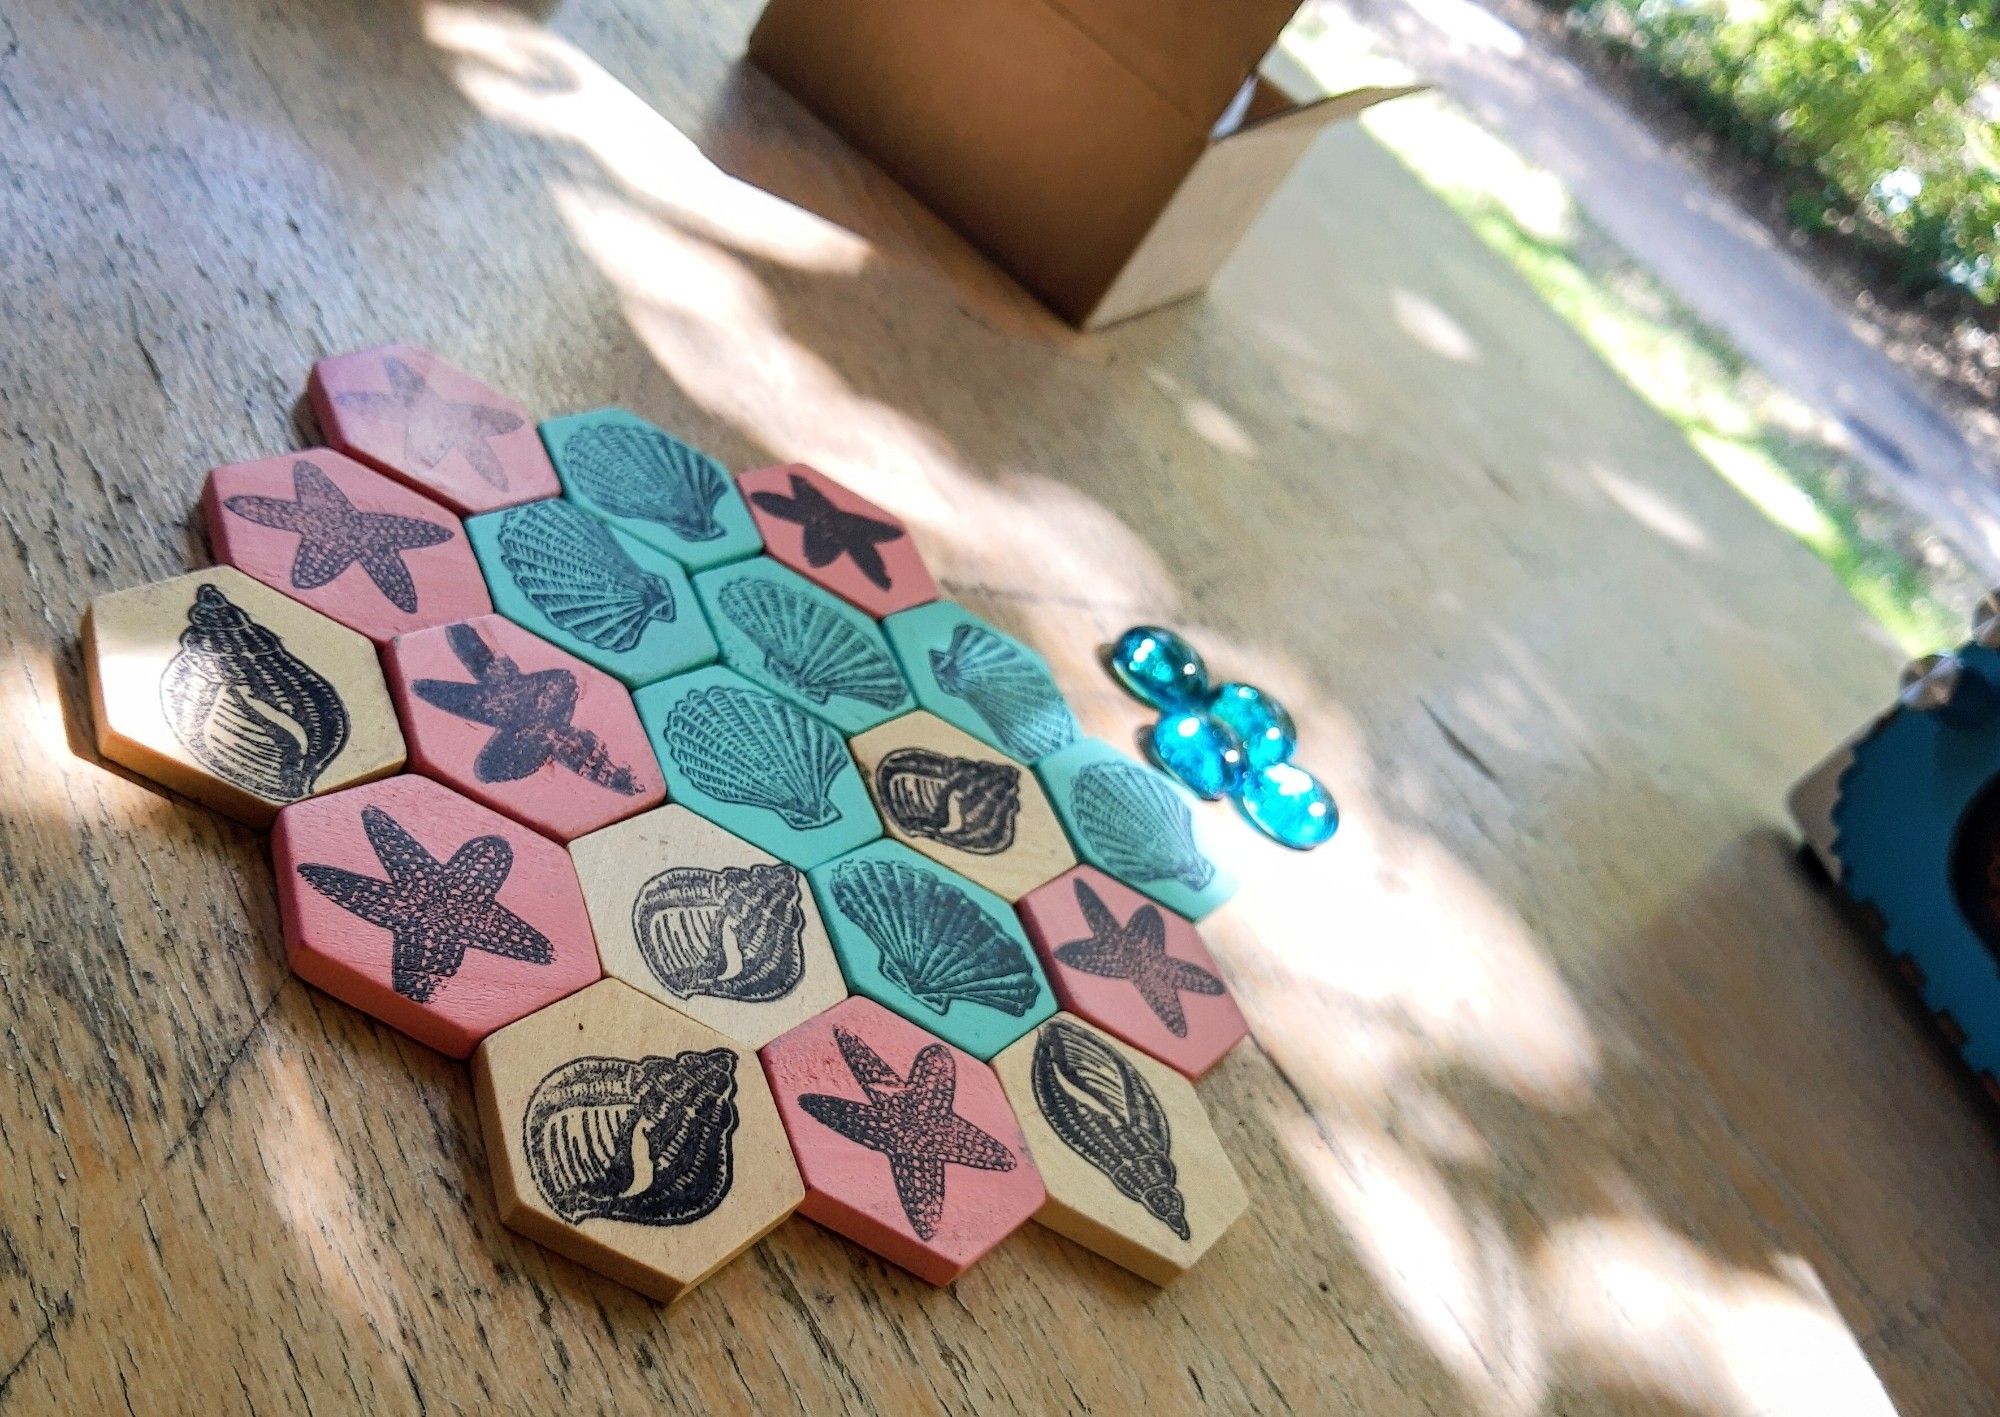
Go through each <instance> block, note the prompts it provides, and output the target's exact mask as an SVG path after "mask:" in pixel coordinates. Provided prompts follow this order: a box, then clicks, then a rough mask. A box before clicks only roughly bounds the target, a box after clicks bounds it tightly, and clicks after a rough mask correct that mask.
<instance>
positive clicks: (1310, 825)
mask: <svg viewBox="0 0 2000 1417" xmlns="http://www.w3.org/2000/svg"><path fill="white" fill-rule="evenodd" d="M1236 805H1237V806H1238V807H1239V808H1241V809H1242V812H1243V815H1244V816H1245V817H1247V818H1249V821H1250V825H1251V826H1253V827H1255V828H1257V830H1258V831H1260V832H1262V833H1264V835H1265V836H1268V837H1269V838H1271V840H1273V841H1276V842H1281V843H1283V844H1284V845H1286V846H1290V847H1295V848H1297V849H1298V850H1300V851H1309V850H1311V849H1312V848H1313V847H1315V846H1318V845H1319V844H1320V843H1321V842H1323V841H1326V840H1327V839H1328V838H1330V837H1331V836H1332V835H1333V834H1334V832H1335V831H1337V830H1339V827H1340V808H1338V807H1336V806H1335V805H1334V804H1333V795H1332V794H1331V793H1329V792H1328V791H1327V790H1326V789H1325V788H1324V787H1321V786H1320V785H1319V779H1318V778H1316V777H1314V776H1313V775H1312V774H1311V773H1309V772H1307V771H1306V770H1305V769H1303V768H1295V767H1293V766H1292V765H1291V764H1290V763H1273V764H1271V765H1270V766H1269V767H1263V768H1254V769H1252V770H1251V771H1250V772H1249V773H1248V774H1246V775H1245V776H1244V778H1243V781H1242V782H1241V783H1240V784H1239V785H1238V786H1237V789H1236Z"/></svg>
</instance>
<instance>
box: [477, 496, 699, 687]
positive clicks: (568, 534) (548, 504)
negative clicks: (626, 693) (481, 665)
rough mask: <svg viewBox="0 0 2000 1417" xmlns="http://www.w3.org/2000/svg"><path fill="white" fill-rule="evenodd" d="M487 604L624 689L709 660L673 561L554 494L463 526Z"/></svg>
mask: <svg viewBox="0 0 2000 1417" xmlns="http://www.w3.org/2000/svg"><path fill="white" fill-rule="evenodd" d="M465 534H466V535H467V536H468V537H470V538H471V540H472V549H473V550H474V551H475V552H477V553H478V556H479V566H480V569H481V570H483V571H484V572H485V573H486V583H487V585H488V586H489V587H490V588H491V590H492V592H493V602H494V606H495V608H497V609H498V610H499V612H500V613H501V614H502V615H505V616H506V617H507V618H508V619H509V620H512V621H513V622H514V623H515V624H517V625H519V626H520V627H521V628H522V629H524V630H532V631H534V633H536V634H538V635H540V636H541V637H542V638H543V639H545V640H548V641H550V642H551V643H553V644H557V645H561V646H562V647H563V648H564V649H566V650H568V651H569V652H570V653H571V654H573V655H575V656H576V657H577V658H578V659H581V660H582V661H584V662H585V663H586V664H594V665H596V666H597V667H598V668H599V669H602V670H603V671H604V672H605V673H607V674H612V675H616V676H617V677H618V679H619V680H620V681H621V682H623V683H624V684H626V685H627V686H629V687H631V688H635V689H636V688H639V687H641V686H642V685H646V684H651V683H653V682H654V681H655V680H658V679H664V678H666V677H667V676H668V675H670V674H680V673H682V672H684V671H686V670H689V669H695V668H698V667H699V666H701V665H704V664H709V663H712V662H713V661H714V659H715V656H716V646H715V636H714V635H713V634H711V633H710V631H709V628H708V621H707V620H706V619H705V618H703V616H702V613H701V606H700V605H699V604H698V603H697V602H696V600H695V594H694V588H693V586H691V585H690V584H689V583H688V577H687V572H686V571H684V570H682V569H681V565H680V563H679V562H678V561H676V560H674V558H673V557H671V556H669V555H667V554H666V553H665V552H664V551H658V550H655V549H654V548H653V547H651V546H648V545H647V544H646V543H645V542H643V541H640V540H639V539H638V538H637V537H632V536H627V535H626V534H625V533H624V532H622V531H617V530H614V529H613V528H612V527H610V526H607V525H606V524H605V523H604V522H602V521H600V520H599V519H598V518H596V517H594V516H592V515H591V514H590V513H589V512H586V511H584V510H583V508H581V507H579V506H577V505H576V504H575V503H573V502H567V501H564V500H563V499H562V498H560V497H555V498H550V499H549V500H547V501H543V502H530V503H528V504H527V505H526V506H522V507H509V508H508V509H507V510H506V511H503V512H489V513H488V514H487V515H485V516H483V517H474V518H473V519H472V520H471V521H469V522H467V523H466V524H465Z"/></svg>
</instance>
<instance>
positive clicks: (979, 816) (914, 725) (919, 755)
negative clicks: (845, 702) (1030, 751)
mask: <svg viewBox="0 0 2000 1417" xmlns="http://www.w3.org/2000/svg"><path fill="white" fill-rule="evenodd" d="M847 747H848V751H850V752H852V753H853V754H854V762H855V765H856V766H857V767H859V768H860V769H861V777H862V780H863V781H864V782H866V783H867V784H868V791H869V792H870V793H871V794H872V795H873V796H874V798H875V809H876V811H877V812H879V813H880V814H881V816H882V825H883V827H884V828H885V829H886V830H887V831H888V833H889V835H890V836H892V837H894V838H895V839H896V840H898V841H900V842H902V843H904V844H905V845H907V846H912V847H915V848H916V849H917V850H918V851H921V852H922V853H923V854H924V855H926V856H928V857H930V858H931V860H933V861H935V862H937V863H938V864H939V865H940V866H948V867H950V868H951V869H952V870H954V871H956V872H958V873H959V874H960V875H961V876H964V877H966V878H967V879H968V880H971V881H974V882H976V883H978V884H979V885H982V886H984V887H986V889H988V890H989V891H992V892H993V893H994V894H995V895H997V896H1001V897H1003V898H1005V899H1007V900H1019V899H1020V898H1021V897H1022V896H1024V895H1026V894H1027V893H1028V892H1029V891H1031V890H1033V889H1034V888H1035V887H1037V886H1039V885H1041V884H1043V883H1044V882H1046V881H1049V880H1052V879H1054V878H1055V877H1056V876H1059V875H1061V874H1062V873H1063V872H1064V871H1067V870H1068V869H1069V868H1070V867H1072V866H1074V865H1075V864H1076V853H1075V852H1073V851H1071V850H1070V845H1069V837H1068V836H1066V835H1064V833H1063V829H1062V823H1060V822H1058V821H1057V820H1056V814H1055V809H1054V808H1052V807H1050V806H1049V799H1048V798H1047V796H1045V795H1044V794H1043V792H1042V784H1041V782H1040V781H1039V780H1038V779H1037V778H1036V777H1035V775H1034V773H1033V772H1031V771H1029V770H1028V769H1027V768H1024V767H1022V766H1021V765H1020V764H1019V763H1017V762H1015V761H1014V760H1013V759H1012V758H1009V757H1007V756H1006V755H1005V754H1004V753H1000V752H998V751H996V750H995V749H992V748H989V747H987V746H986V744H984V743H982V742H980V741H979V740H978V739H977V738H974V737H973V736H972V735H971V734H969V733H961V732H960V731H959V730H958V729H956V728H953V727H952V726H951V725H950V724H949V723H946V722H945V721H944V720H943V719H941V718H938V717H937V716H936V715H934V714H928V713H921V712H920V713H907V714H904V715H903V716H902V717H901V718H898V719H893V720H891V721H890V722H888V723H885V724H883V725H882V726H881V727H880V728H874V729H870V730H869V731H868V732H866V733H863V734H862V735H861V736H860V737H858V738H853V739H850V740H849V741H848V744H847Z"/></svg>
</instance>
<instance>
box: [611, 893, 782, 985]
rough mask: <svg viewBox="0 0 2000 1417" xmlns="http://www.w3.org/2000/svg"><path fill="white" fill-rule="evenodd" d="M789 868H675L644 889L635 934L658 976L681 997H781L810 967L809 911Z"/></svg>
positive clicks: (635, 914) (634, 909)
mask: <svg viewBox="0 0 2000 1417" xmlns="http://www.w3.org/2000/svg"><path fill="white" fill-rule="evenodd" d="M799 901H800V877H799V873H798V872H797V871H796V870H794V869H793V868H792V867H790V866H781V865H764V864H759V865H754V866H725V867H722V868H721V869H719V870H711V869H709V868H707V867H703V866H675V867H671V868H669V869H668V870H665V871H662V872H660V874H658V875H657V876H654V877H653V878H652V879H651V880H650V881H648V882H646V884H645V885H644V886H643V887H641V888H640V891H639V894H638V896H637V897H636V898H635V899H634V900H633V902H632V934H633V938H634V939H636V940H637V941H638V944H639V954H640V956H641V957H642V958H643V959H644V960H645V961H646V967H647V968H648V969H650V970H651V971H652V972H653V977H654V978H656V979H658V980H659V981H660V983H662V984H663V985H665V986H666V987H667V988H668V989H669V990H671V991H672V992H673V994H674V995H675V997H677V998H681V999H689V998H693V997H694V996H695V995H697V994H707V995H711V996H713V997H715V998H718V999H734V1000H736V1001H737V1002H739V1003H746V1004H762V1003H768V1002H770V1001H771V1000H773V999H782V998H783V997H784V996H785V995H787V994H789V993H790V992H791V991H792V989H793V988H794V987H795V986H796V985H797V984H798V982H799V978H800V976H801V975H802V974H803V973H804V972H805V930H806V917H805V911H804V910H803V909H802V908H801V906H800V903H799Z"/></svg>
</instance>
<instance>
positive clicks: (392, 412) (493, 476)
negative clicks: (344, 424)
mask: <svg viewBox="0 0 2000 1417" xmlns="http://www.w3.org/2000/svg"><path fill="white" fill-rule="evenodd" d="M382 372H383V373H384V374H385V375H387V376H388V379H389V392H388V393H386V394H382V393H366V392H362V393H347V394H336V395H334V402H335V403H337V404H339V405H340V406H341V407H342V408H351V409H353V410H354V411H355V412H357V413H362V414H366V415H367V416H369V417H371V418H383V419H388V420H389V421H391V422H395V423H400V424H402V426H403V451H404V453H405V455H406V456H408V457H410V458H412V459H414V460H415V461H416V462H418V463H419V464H421V465H422V466H423V467H424V468H426V469H434V468H436V467H437V465H438V464H439V463H442V462H443V461H444V460H445V459H446V458H448V457H450V456H451V455H452V454H453V453H457V454H458V455H459V456H460V457H463V458H464V459H465V461H466V462H467V463H468V464H470V465H471V468H472V470H473V471H474V472H476V473H478V474H479V475H480V476H481V477H483V478H485V479H486V481H487V482H488V483H489V484H491V485H492V486H494V487H497V488H499V489H500V490H501V491H503V492H504V491H506V490H507V470H506V469H505V468H504V467H502V466H501V465H500V459H499V458H498V457H497V456H496V455H495V454H494V452H493V450H492V449H491V448H489V447H487V446H486V442H487V440H488V439H489V438H498V437H499V436H501V435H502V434H503V433H512V432H514V431H516V430H517V429H519V428H520V427H521V426H522V423H523V419H522V418H521V415H519V414H518V413H509V412H508V411H507V410H506V409H504V408H489V407H487V406H486V405H485V404H481V403H453V402H452V401H451V400H450V399H447V398H444V397H441V396H440V395H439V394H438V393H437V392H436V391H435V390H433V389H432V388H431V386H430V384H429V382H428V381H426V380H425V378H424V376H423V375H422V374H419V373H418V372H417V371H416V370H414V369H412V368H411V367H410V366H409V365H407V364H405V363H404V362H403V361H402V360H400V359H397V358H395V357H394V356H393V355H391V356H389V357H387V358H385V359H383V361H382Z"/></svg>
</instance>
